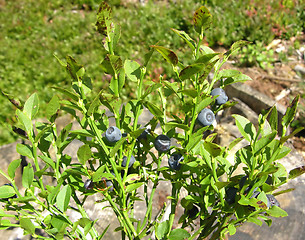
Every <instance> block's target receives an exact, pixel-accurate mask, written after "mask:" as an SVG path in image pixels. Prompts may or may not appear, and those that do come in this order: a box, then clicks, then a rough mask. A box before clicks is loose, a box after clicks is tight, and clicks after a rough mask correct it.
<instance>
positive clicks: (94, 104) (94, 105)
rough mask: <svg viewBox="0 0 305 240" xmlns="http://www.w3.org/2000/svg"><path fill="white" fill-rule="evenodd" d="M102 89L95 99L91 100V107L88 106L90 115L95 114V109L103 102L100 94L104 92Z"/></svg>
mask: <svg viewBox="0 0 305 240" xmlns="http://www.w3.org/2000/svg"><path fill="white" fill-rule="evenodd" d="M102 91H103V90H101V91H100V92H99V93H98V94H97V95H96V96H95V98H94V99H93V101H92V102H91V104H90V106H89V108H88V111H87V115H88V116H91V115H93V113H94V112H95V110H96V109H97V108H98V107H99V106H100V105H101V104H102V103H101V101H100V95H101V94H102Z"/></svg>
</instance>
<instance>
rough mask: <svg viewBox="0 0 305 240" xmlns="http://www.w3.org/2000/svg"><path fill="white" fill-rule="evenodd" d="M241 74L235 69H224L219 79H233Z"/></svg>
mask: <svg viewBox="0 0 305 240" xmlns="http://www.w3.org/2000/svg"><path fill="white" fill-rule="evenodd" d="M239 74H240V71H238V70H235V69H223V70H221V71H220V72H219V73H218V76H217V78H218V79H221V78H231V77H235V76H237V75H239Z"/></svg>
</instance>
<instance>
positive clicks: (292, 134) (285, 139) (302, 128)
mask: <svg viewBox="0 0 305 240" xmlns="http://www.w3.org/2000/svg"><path fill="white" fill-rule="evenodd" d="M303 130H304V127H298V128H297V129H295V130H294V131H293V132H292V133H290V134H289V135H287V136H285V137H282V138H281V139H280V142H281V143H284V142H286V141H287V140H288V139H289V138H292V137H293V136H295V135H296V134H297V133H299V132H301V131H303Z"/></svg>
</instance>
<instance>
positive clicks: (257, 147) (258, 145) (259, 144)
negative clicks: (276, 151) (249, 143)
mask: <svg viewBox="0 0 305 240" xmlns="http://www.w3.org/2000/svg"><path fill="white" fill-rule="evenodd" d="M276 134H277V131H273V132H272V133H270V134H268V135H266V136H263V137H262V138H261V139H259V140H258V141H256V142H255V143H254V151H255V153H257V152H259V151H261V150H262V149H263V148H265V147H266V146H267V145H268V144H269V143H271V142H272V141H273V139H274V138H275V137H276Z"/></svg>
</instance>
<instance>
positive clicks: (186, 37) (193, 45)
mask: <svg viewBox="0 0 305 240" xmlns="http://www.w3.org/2000/svg"><path fill="white" fill-rule="evenodd" d="M171 30H173V31H174V32H175V33H176V34H178V36H179V37H181V38H182V39H183V40H184V41H185V42H186V43H187V45H188V46H189V47H190V48H191V49H192V51H195V49H196V43H195V41H194V40H193V39H192V38H191V37H190V36H189V35H188V34H187V33H186V32H184V31H180V30H177V29H174V28H171Z"/></svg>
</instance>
